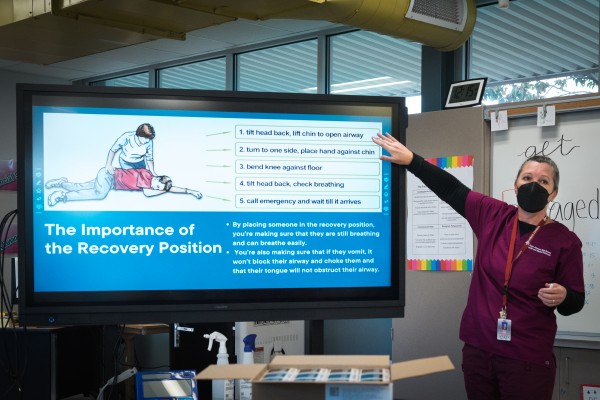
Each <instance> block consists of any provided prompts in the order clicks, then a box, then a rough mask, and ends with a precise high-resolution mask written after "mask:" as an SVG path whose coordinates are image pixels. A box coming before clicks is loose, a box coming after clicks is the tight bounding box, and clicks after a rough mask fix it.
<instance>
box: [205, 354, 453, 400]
mask: <svg viewBox="0 0 600 400" xmlns="http://www.w3.org/2000/svg"><path fill="white" fill-rule="evenodd" d="M453 369H454V365H453V364H452V362H451V361H450V359H449V358H448V356H440V357H431V358H422V359H417V360H411V361H403V362H397V363H394V364H390V360H389V357H388V356H377V355H376V356H362V355H359V356H322V355H308V356H297V355H295V356H286V355H280V356H277V357H275V358H274V359H273V361H272V362H271V363H270V364H230V365H210V366H208V367H207V368H206V369H204V370H203V371H201V372H200V373H199V374H198V375H196V379H200V380H212V379H249V380H250V381H251V382H252V399H253V400H275V399H277V400H279V399H286V400H306V399H311V400H312V399H315V400H343V399H344V398H346V399H349V398H365V399H369V400H392V399H393V393H392V392H393V382H394V381H397V380H400V379H406V378H412V377H417V376H423V375H429V374H433V373H436V372H443V371H450V370H453Z"/></svg>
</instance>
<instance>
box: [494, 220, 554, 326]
mask: <svg viewBox="0 0 600 400" xmlns="http://www.w3.org/2000/svg"><path fill="white" fill-rule="evenodd" d="M547 220H548V216H547V215H546V216H545V217H544V219H542V220H541V221H540V222H539V223H538V224H537V226H536V227H535V229H534V231H533V232H532V233H531V235H530V236H529V238H528V239H527V241H526V242H525V243H523V245H522V246H521V248H520V249H519V252H518V253H517V255H516V256H514V257H513V255H514V254H515V242H516V241H517V226H518V224H519V217H518V216H516V217H515V223H514V224H513V229H512V234H511V236H510V244H509V245H508V256H507V257H506V269H505V270H504V292H503V293H502V310H501V311H500V318H506V305H507V304H508V284H509V283H510V277H511V275H512V268H513V263H514V262H515V261H516V260H517V258H519V257H520V256H521V254H523V252H524V251H525V250H527V248H528V247H529V243H531V241H532V240H533V238H534V237H535V234H536V233H537V232H538V231H539V230H540V227H542V225H544V224H545V223H546V221H547Z"/></svg>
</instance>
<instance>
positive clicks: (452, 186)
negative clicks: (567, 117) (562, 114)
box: [373, 134, 585, 400]
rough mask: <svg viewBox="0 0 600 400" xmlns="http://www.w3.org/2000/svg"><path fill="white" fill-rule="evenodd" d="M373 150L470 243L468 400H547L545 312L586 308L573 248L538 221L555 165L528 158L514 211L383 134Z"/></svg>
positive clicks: (549, 317) (575, 244)
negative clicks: (464, 225) (464, 229)
mask: <svg viewBox="0 0 600 400" xmlns="http://www.w3.org/2000/svg"><path fill="white" fill-rule="evenodd" d="M373 141H374V142H375V143H376V144H378V145H379V146H381V147H382V148H383V149H385V150H387V151H388V153H389V154H390V155H389V156H386V155H383V156H381V157H380V158H381V160H384V161H389V162H393V163H395V164H398V165H401V166H406V168H407V170H408V171H409V172H411V173H413V174H414V175H415V176H416V177H417V178H419V179H421V181H423V183H424V184H425V185H426V186H427V187H428V188H429V189H431V190H432V191H433V192H434V193H435V194H436V195H437V196H438V197H439V198H440V199H441V200H443V201H445V202H446V203H448V205H450V206H451V207H452V208H453V209H454V210H455V211H456V212H458V213H459V214H460V215H462V216H463V217H465V218H466V219H467V221H468V222H469V224H470V225H471V227H472V229H473V232H474V233H475V235H476V237H477V240H478V242H477V254H476V256H475V262H474V268H473V277H472V281H471V285H470V288H469V295H468V299H467V304H466V307H465V310H464V313H463V316H462V320H461V325H460V339H461V340H462V341H463V342H464V347H463V361H462V368H463V375H464V381H465V387H466V391H467V395H468V398H469V399H470V400H479V399H481V400H494V399H498V400H500V399H501V400H509V399H510V400H520V399H522V400H530V399H547V400H550V399H551V398H552V391H553V388H554V378H555V374H556V360H555V357H554V353H553V346H554V338H555V335H556V330H557V326H556V316H555V314H554V310H557V311H558V312H559V313H560V314H562V315H570V314H574V313H576V312H579V311H580V310H581V309H582V308H583V304H584V300H585V295H584V282H583V256H582V251H581V246H582V245H581V241H580V240H579V238H578V237H577V236H576V235H575V233H573V232H571V231H569V229H568V228H566V227H565V226H564V225H563V224H561V223H559V222H556V221H552V220H551V219H550V218H548V215H547V207H548V203H549V202H551V201H552V200H554V198H555V197H556V195H557V194H558V183H559V171H558V167H557V166H556V164H555V163H554V162H553V161H552V160H551V159H550V158H548V157H545V156H534V157H532V158H529V159H527V160H526V161H525V162H524V163H523V165H521V168H520V169H519V171H518V173H517V177H516V179H515V183H514V189H515V192H516V194H517V203H518V206H517V207H515V206H513V205H509V204H506V203H504V202H502V201H500V200H497V199H494V198H492V197H489V196H485V195H483V194H481V193H477V192H475V191H472V190H470V189H469V188H468V187H466V186H465V185H463V184H462V183H461V182H460V181H459V180H458V179H456V178H455V177H454V176H452V175H451V174H449V173H447V172H446V171H444V170H443V169H440V168H438V167H436V166H434V165H432V164H430V163H428V162H426V161H425V160H424V159H423V158H422V157H420V156H419V155H417V154H414V153H413V152H411V151H410V150H409V149H408V148H406V147H405V146H404V145H402V144H401V143H400V142H399V141H397V140H396V139H395V138H393V137H392V136H391V135H389V134H386V135H381V134H378V136H377V137H374V138H373Z"/></svg>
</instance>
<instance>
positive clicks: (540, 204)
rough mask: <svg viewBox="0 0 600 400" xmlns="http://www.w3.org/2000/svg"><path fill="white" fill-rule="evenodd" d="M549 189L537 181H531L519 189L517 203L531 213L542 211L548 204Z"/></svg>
mask: <svg viewBox="0 0 600 400" xmlns="http://www.w3.org/2000/svg"><path fill="white" fill-rule="evenodd" d="M548 196H550V194H549V193H548V191H547V190H546V189H545V188H544V187H543V186H542V185H540V184H539V183H537V182H529V183H526V184H524V185H521V186H519V188H518V189H517V203H518V204H519V206H520V207H521V208H522V209H523V210H525V211H527V212H530V213H536V212H538V211H542V210H543V209H544V207H546V204H548Z"/></svg>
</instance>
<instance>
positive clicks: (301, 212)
mask: <svg viewBox="0 0 600 400" xmlns="http://www.w3.org/2000/svg"><path fill="white" fill-rule="evenodd" d="M357 114H358V113H357ZM391 121H392V117H391V116H390V115H352V114H349V113H340V114H335V113H331V114H321V113H319V114H301V113H290V114H281V113H265V112H245V111H244V112H232V111H194V110H187V109H185V110H173V109H164V110H161V109H134V108H131V109H127V108H95V107H54V106H34V107H33V122H32V123H33V138H32V139H33V141H32V148H33V153H32V154H33V160H32V163H33V168H32V173H33V181H32V185H33V188H32V190H33V194H34V198H33V201H32V205H33V232H34V237H33V259H34V260H35V270H34V273H35V276H34V291H35V292H38V293H41V292H70V291H79V292H81V291H136V290H140V291H147V290H212V289H284V288H325V287H327V288H329V287H331V288H352V287H380V286H381V287H389V286H390V284H391V282H390V279H391V276H392V274H391V272H390V268H391V264H392V263H391V260H390V257H391V251H390V246H391V242H392V240H391V230H392V227H391V222H390V214H391V210H390V206H391V205H390V200H391V182H390V180H391V167H390V165H389V163H382V162H381V161H380V160H379V156H380V155H381V149H380V148H379V147H378V146H376V145H374V143H373V142H372V140H371V138H372V137H373V136H375V135H376V134H377V133H385V132H391V129H392V127H391V124H392V122H391ZM143 125H146V128H147V129H150V128H151V130H152V131H153V132H154V135H155V136H154V138H153V139H149V138H146V137H140V136H139V135H137V134H136V130H137V129H138V127H140V126H143ZM136 157H137V158H136ZM140 157H141V159H143V162H142V164H139V163H138V164H136V159H137V160H139V159H140ZM163 176H166V177H168V178H163ZM165 182H168V183H167V184H165ZM169 185H171V186H170V187H169V189H168V190H167V186H169Z"/></svg>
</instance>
